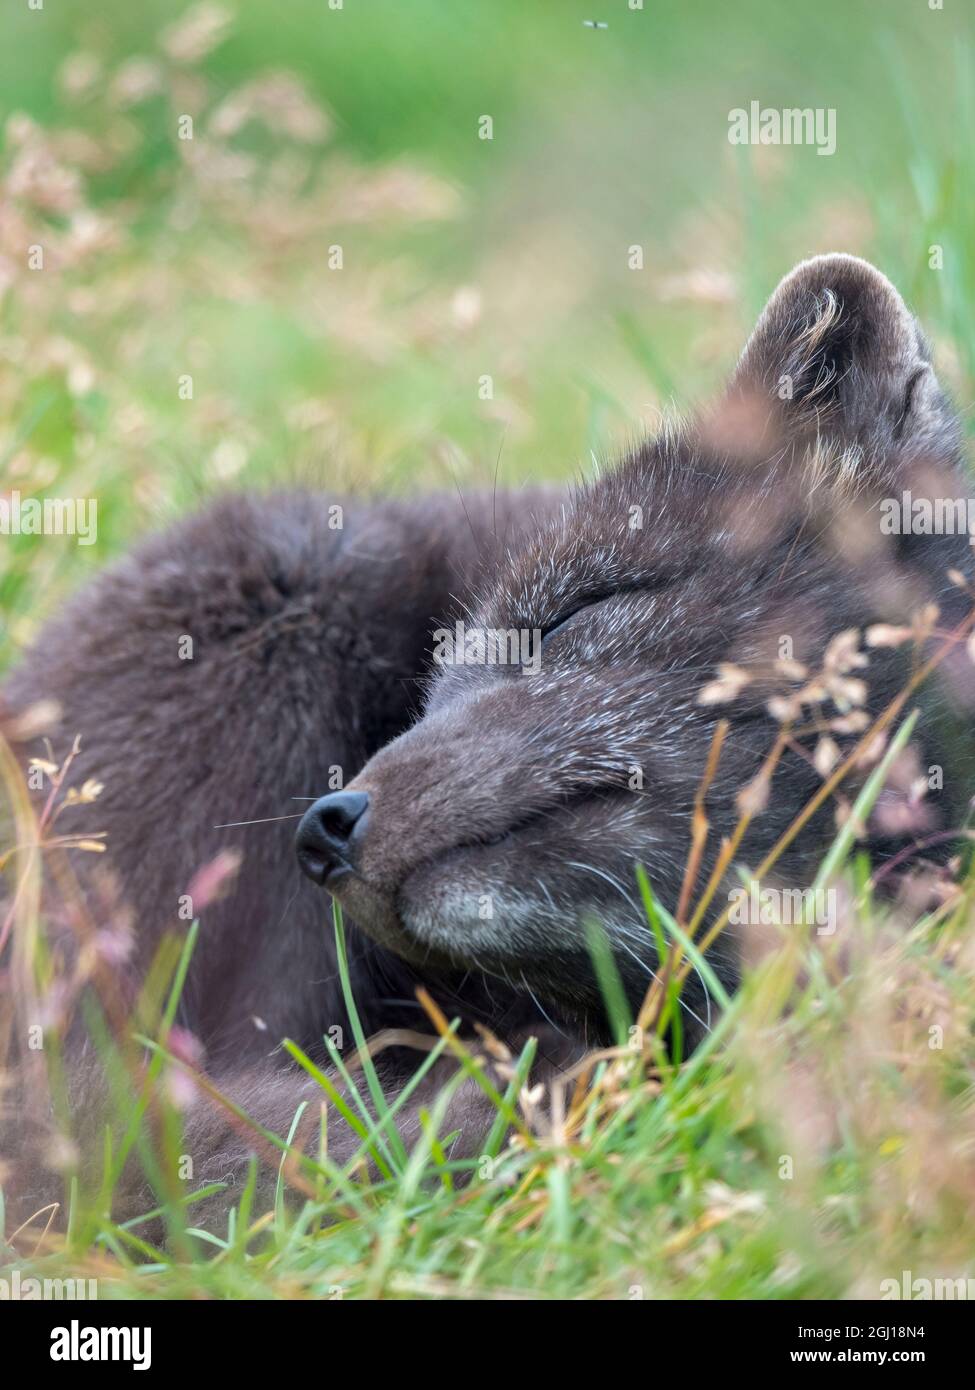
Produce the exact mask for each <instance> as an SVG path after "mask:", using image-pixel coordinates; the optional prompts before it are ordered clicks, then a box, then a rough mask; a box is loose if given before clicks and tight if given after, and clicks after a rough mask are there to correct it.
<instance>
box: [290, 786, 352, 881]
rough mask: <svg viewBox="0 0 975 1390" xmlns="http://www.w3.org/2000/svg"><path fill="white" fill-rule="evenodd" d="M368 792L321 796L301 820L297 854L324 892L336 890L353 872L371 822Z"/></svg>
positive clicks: (345, 792) (311, 877) (297, 837)
mask: <svg viewBox="0 0 975 1390" xmlns="http://www.w3.org/2000/svg"><path fill="white" fill-rule="evenodd" d="M368 810H369V797H368V795H367V793H366V792H349V791H341V792H331V793H330V794H329V795H328V796H321V797H319V798H318V800H317V801H316V802H315V804H314V805H313V806H310V807H309V808H308V810H307V811H306V812H305V814H304V815H303V816H302V818H301V824H300V825H299V826H298V833H297V835H296V836H295V853H296V854H297V856H298V865H299V867H300V868H301V871H302V873H304V874H306V875H307V877H308V878H310V879H311V881H312V882H313V883H317V884H318V885H319V886H320V887H322V888H332V887H334V885H335V884H336V883H337V882H338V880H339V879H340V878H343V877H344V876H345V875H346V874H348V873H350V872H351V870H352V864H353V858H354V855H355V851H356V846H357V844H358V842H359V841H360V840H361V838H362V835H363V832H364V831H365V827H366V821H367V820H368V816H367V814H366V813H367V811H368Z"/></svg>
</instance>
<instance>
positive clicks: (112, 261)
mask: <svg viewBox="0 0 975 1390" xmlns="http://www.w3.org/2000/svg"><path fill="white" fill-rule="evenodd" d="M34 2H35V3H37V0H34ZM332 3H333V4H335V3H336V0H332ZM631 3H633V0H558V3H555V2H554V0H551V3H538V2H536V3H526V0H449V3H448V0H441V3H433V0H344V3H343V4H342V6H341V8H332V7H331V6H330V4H329V0H280V3H278V4H269V3H266V0H239V3H227V0H221V3H219V4H218V3H213V4H210V3H204V4H195V5H189V6H185V5H178V4H174V3H173V0H139V3H138V4H137V5H136V4H133V3H131V0H99V3H97V4H84V5H82V4H77V3H75V4H66V3H58V0H43V8H41V9H39V10H36V9H30V8H29V0H16V2H15V0H8V3H7V4H6V5H5V7H4V10H3V14H2V19H0V24H2V36H0V107H2V110H0V126H2V132H3V149H2V156H0V296H2V298H0V412H2V413H0V459H2V468H3V475H2V478H0V489H2V490H3V491H4V492H9V491H10V490H12V489H18V490H19V491H20V492H21V493H22V494H23V495H27V494H36V495H51V496H72V497H74V496H85V497H89V496H93V497H96V498H97V500H98V509H99V512H98V521H99V538H98V543H97V545H95V546H92V547H90V548H84V547H79V546H77V545H75V544H74V542H73V541H72V540H71V538H69V537H55V538H45V539H44V540H43V542H40V541H38V540H37V539H36V538H30V537H8V538H4V539H3V542H2V544H0V614H2V617H3V619H4V621H3V623H2V649H0V660H4V661H9V660H10V659H11V657H12V656H13V655H14V654H15V652H16V650H17V648H18V647H19V646H20V645H21V644H22V643H23V642H24V641H26V640H28V639H29V638H30V636H31V634H32V633H34V632H35V631H36V628H37V625H38V623H39V621H40V620H41V618H42V617H43V616H44V615H45V614H46V613H48V612H49V611H50V610H51V609H52V607H54V606H55V605H56V604H57V602H58V600H59V598H60V596H61V595H63V593H64V592H65V591H66V590H67V589H68V588H70V587H73V586H74V585H76V584H77V582H78V581H79V578H80V577H81V575H82V574H83V573H84V572H85V571H86V570H87V569H90V568H92V567H94V566H98V565H100V564H101V563H103V562H104V560H105V559H106V558H107V557H109V556H110V555H112V554H115V553H117V552H118V551H119V550H121V549H122V548H124V547H125V546H126V545H128V544H129V543H130V542H131V541H132V540H133V539H134V538H135V537H136V536H138V535H139V534H141V533H142V532H144V531H145V530H146V529H148V528H150V527H155V526H158V525H160V524H163V523H164V522H165V521H167V520H169V519H170V518H172V517H173V516H174V515H176V514H178V513H179V512H180V511H182V510H184V509H185V508H186V507H188V506H190V505H193V504H194V503H195V502H196V501H197V500H198V499H200V498H201V497H203V496H206V495H208V494H210V493H212V492H213V491H214V490H215V489H217V488H221V487H226V486H241V485H251V484H258V485H275V484H290V483H294V482H303V483H312V484H314V485H316V486H327V487H332V488H340V489H345V488H355V489H359V490H372V489H384V490H400V491H402V490H406V489H414V488H419V487H421V486H422V487H428V488H429V487H443V488H451V489H452V488H454V487H457V486H459V487H460V488H462V489H463V490H465V491H466V490H468V489H470V488H473V487H475V486H477V485H486V486H490V485H491V483H492V482H493V479H494V476H495V472H496V470H497V472H498V475H499V477H500V479H501V480H502V482H504V483H520V482H523V481H527V480H529V479H534V478H540V477H572V476H577V475H579V474H580V473H588V472H589V471H591V470H592V469H593V468H594V467H597V466H601V465H602V464H603V463H605V462H606V461H608V460H609V459H610V458H611V457H612V455H613V453H614V452H615V451H617V450H618V449H619V448H621V447H623V446H625V445H626V444H627V443H628V442H629V441H631V440H632V439H633V438H634V437H635V436H637V435H639V434H640V433H641V432H642V431H644V430H646V429H653V428H654V426H655V424H656V423H657V422H658V421H659V419H660V415H661V412H662V411H667V410H670V409H672V408H674V407H678V408H681V409H687V408H689V407H692V406H693V405H694V403H695V402H697V401H699V400H700V399H701V398H702V397H703V396H705V395H706V394H707V393H708V391H710V390H711V389H713V388H714V386H715V385H716V384H717V383H718V382H719V381H720V380H721V378H722V377H723V376H724V375H725V374H726V373H727V371H728V370H729V369H730V367H731V366H732V364H733V362H734V359H735V356H736V354H737V352H738V351H739V349H740V347H741V345H742V343H743V341H744V338H745V336H746V334H747V332H748V331H749V328H750V326H751V324H752V323H753V321H754V318H755V316H756V314H757V313H758V311H759V310H760V308H761V306H762V304H763V302H764V300H765V298H766V296H767V295H768V293H769V291H770V290H771V289H772V288H773V286H774V284H775V283H776V281H777V280H778V279H779V278H780V276H781V275H782V274H784V273H785V272H786V271H787V270H788V269H789V268H790V267H791V266H792V265H793V264H794V263H795V262H796V261H797V260H800V259H802V258H804V257H806V256H808V255H812V254H814V253H816V252H821V251H827V250H847V251H853V252H857V253H860V254H864V255H867V256H869V257H870V258H872V259H873V260H875V261H876V262H877V263H878V264H879V265H880V266H881V268H883V269H884V270H885V271H886V272H887V273H888V274H889V275H890V276H891V277H892V278H893V279H894V280H895V281H896V282H897V284H898V286H899V287H900V288H901V290H902V291H903V293H904V294H905V296H906V297H907V299H908V300H909V302H910V303H911V304H912V306H913V307H914V309H915V310H916V312H918V314H919V315H920V316H921V318H922V320H923V322H924V324H925V326H926V328H927V329H928V331H929V333H930V334H931V336H932V337H933V339H934V342H935V347H936V355H937V360H938V364H939V367H940V370H941V373H942V377H943V379H944V380H945V381H946V383H947V384H948V385H949V387H950V388H951V389H952V390H953V392H954V393H955V395H956V397H957V399H958V401H959V403H960V405H961V406H962V407H963V409H966V410H967V402H968V401H970V399H971V392H972V384H973V377H975V337H973V334H972V332H971V329H970V324H969V306H970V305H971V303H972V299H973V291H975V247H973V240H975V191H973V190H975V179H973V173H975V155H973V140H972V136H973V132H975V78H973V62H972V58H973V37H972V33H971V17H972V13H973V9H972V6H971V5H970V4H962V3H960V0H945V7H944V9H942V10H938V9H931V8H930V6H929V4H928V3H927V0H884V3H883V4H878V3H870V2H869V0H819V2H818V3H817V4H816V5H796V4H786V3H776V2H775V0H739V2H738V3H736V4H733V5H731V4H728V3H726V0H703V2H702V0H697V2H696V3H693V4H692V3H688V0H681V2H678V0H646V3H645V5H644V7H643V8H642V9H639V8H637V9H631V8H630V4H631ZM966 11H967V12H968V13H967V14H966ZM586 20H596V21H599V22H601V23H603V24H605V25H607V26H608V27H606V28H604V29H596V28H592V27H588V26H587V25H586V24H585V23H584V21H586ZM752 100H758V101H760V102H761V104H762V105H763V106H766V107H776V108H782V107H805V106H809V107H833V108H835V110H836V130H837V150H836V153H835V154H834V155H832V156H830V157H824V156H821V155H818V154H817V151H816V149H815V147H806V146H798V147H784V146H779V147H775V146H755V147H735V146H732V145H731V144H730V143H729V141H728V114H729V111H730V110H731V109H732V108H735V107H747V106H748V105H749V102H751V101H752ZM485 115H487V116H490V117H491V118H492V121H493V139H491V140H482V139H479V138H478V130H479V121H480V118H481V117H483V116H485ZM186 117H190V118H191V119H192V139H180V138H179V136H180V131H181V130H182V131H183V133H186V132H187V129H188V127H187V123H186V120H185V118H186ZM37 246H40V247H41V248H42V251H43V268H42V269H32V268H30V265H29V258H30V254H31V253H30V248H31V247H37ZM335 247H341V256H342V267H341V269H338V268H332V267H330V259H331V260H332V261H333V262H334V261H335V259H336V252H335V250H334V249H332V250H331V251H330V248H335ZM633 247H639V248H641V253H642V261H643V265H642V269H639V268H637V269H634V268H632V267H631V261H632V260H633V259H634V256H633V254H632V252H631V248H633ZM932 247H940V248H941V256H940V258H939V257H938V255H937V254H935V255H934V256H933V257H932V253H931V248H932ZM35 259H36V256H35ZM932 259H933V260H934V261H935V262H938V260H939V259H940V262H941V264H940V268H932ZM187 378H192V398H191V399H190V398H188V390H189V387H188V383H187ZM485 378H490V379H491V389H492V390H493V395H489V394H488V388H487V387H486V385H485V380H484V379H485ZM967 418H968V416H967V413H966V419H967Z"/></svg>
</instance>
